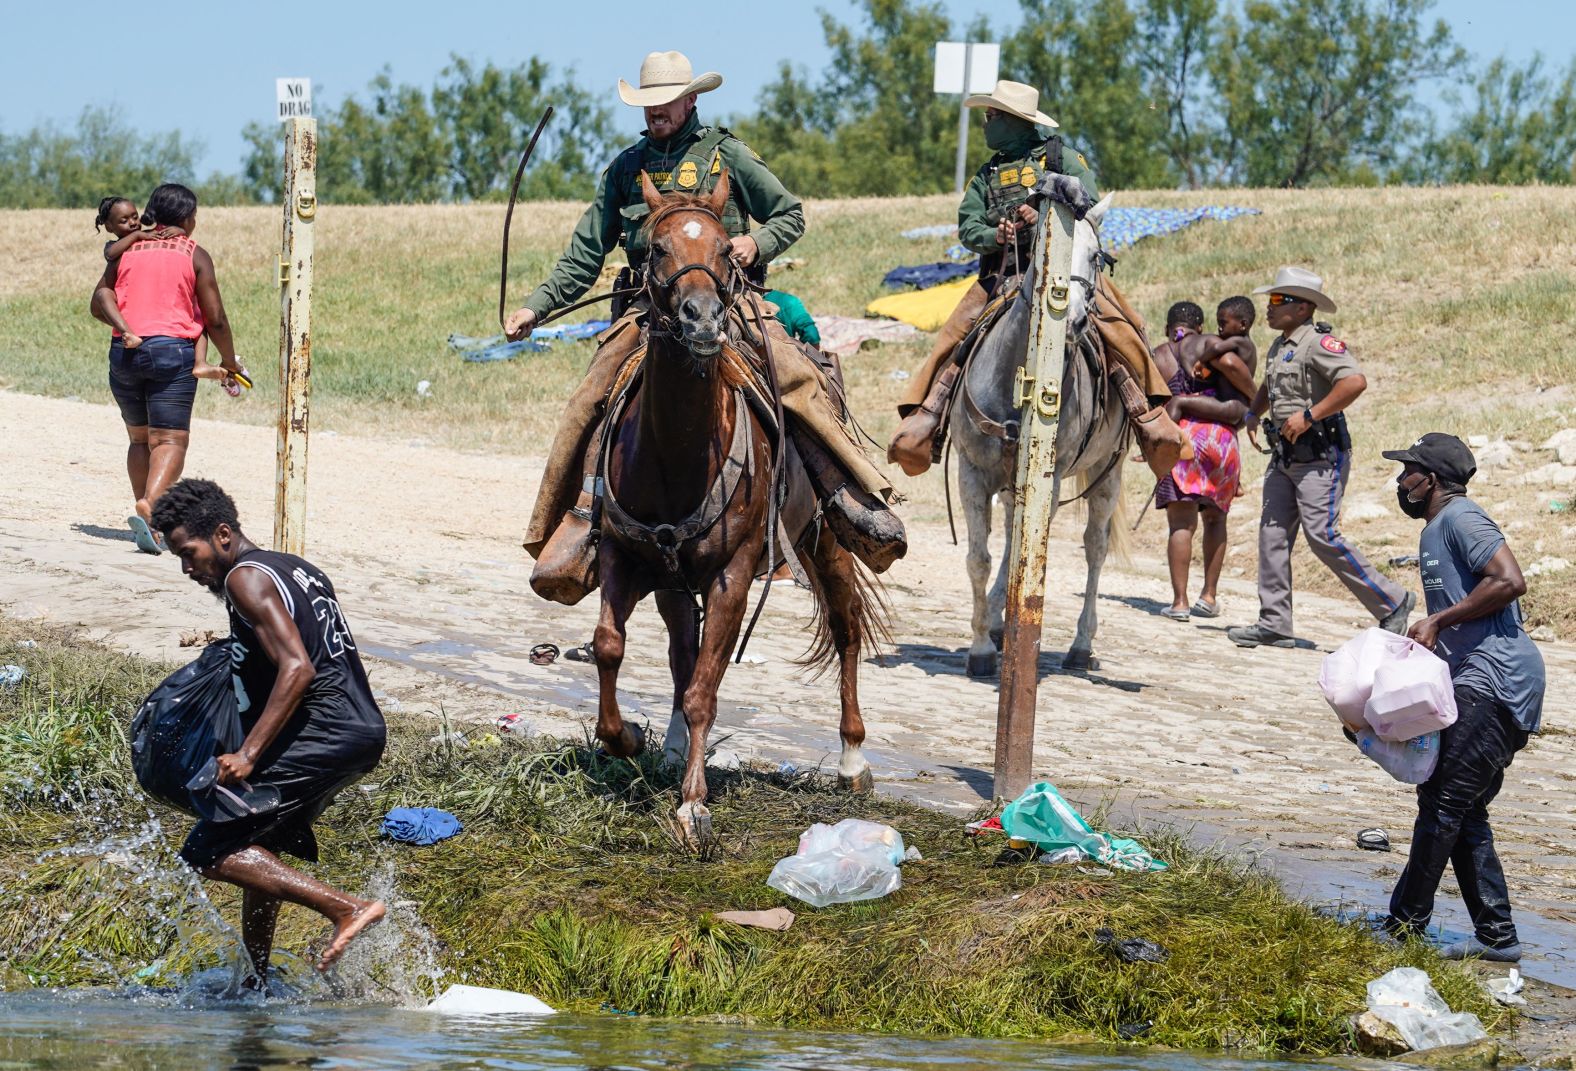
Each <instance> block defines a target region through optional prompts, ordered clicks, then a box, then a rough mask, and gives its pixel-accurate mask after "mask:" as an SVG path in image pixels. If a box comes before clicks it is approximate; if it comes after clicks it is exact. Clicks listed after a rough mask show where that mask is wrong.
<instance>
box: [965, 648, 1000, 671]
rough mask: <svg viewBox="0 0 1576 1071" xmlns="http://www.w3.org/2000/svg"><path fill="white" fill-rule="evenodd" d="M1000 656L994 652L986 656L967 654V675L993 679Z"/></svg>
mask: <svg viewBox="0 0 1576 1071" xmlns="http://www.w3.org/2000/svg"><path fill="white" fill-rule="evenodd" d="M999 658H1000V656H998V655H997V653H996V652H995V651H991V652H989V653H988V654H975V653H973V652H972V651H971V652H969V660H968V666H967V668H968V674H969V676H971V677H994V676H995V675H996V666H997V663H998V661H999Z"/></svg>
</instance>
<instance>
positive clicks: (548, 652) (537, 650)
mask: <svg viewBox="0 0 1576 1071" xmlns="http://www.w3.org/2000/svg"><path fill="white" fill-rule="evenodd" d="M556 661H558V644H556V643H539V644H537V645H536V646H535V647H532V648H531V665H533V666H550V665H552V664H553V663H554V662H556Z"/></svg>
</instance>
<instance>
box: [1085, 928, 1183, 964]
mask: <svg viewBox="0 0 1576 1071" xmlns="http://www.w3.org/2000/svg"><path fill="white" fill-rule="evenodd" d="M1094 943H1095V944H1097V945H1099V946H1100V947H1101V948H1104V949H1109V950H1110V952H1111V953H1112V954H1113V955H1115V956H1116V958H1117V959H1119V960H1121V961H1122V962H1123V963H1164V962H1165V961H1166V960H1168V959H1170V958H1171V953H1170V952H1167V951H1166V949H1165V947H1164V946H1162V945H1157V944H1155V943H1154V942H1153V941H1146V940H1144V939H1143V938H1142V937H1123V938H1121V939H1120V940H1118V939H1117V936H1116V933H1115V931H1113V930H1109V929H1106V928H1105V927H1103V926H1102V927H1101V928H1100V929H1098V930H1096V931H1094Z"/></svg>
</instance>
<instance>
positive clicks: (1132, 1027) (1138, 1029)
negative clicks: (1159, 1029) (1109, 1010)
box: [1116, 1019, 1155, 1041]
mask: <svg viewBox="0 0 1576 1071" xmlns="http://www.w3.org/2000/svg"><path fill="white" fill-rule="evenodd" d="M1154 1028H1155V1021H1154V1020H1153V1019H1145V1020H1144V1021H1143V1022H1139V1023H1123V1024H1122V1025H1121V1026H1119V1027H1117V1028H1116V1036H1117V1037H1119V1038H1121V1039H1122V1040H1123V1041H1132V1040H1133V1039H1134V1038H1139V1037H1143V1036H1144V1035H1145V1034H1147V1033H1149V1032H1150V1031H1151V1030H1153V1029H1154Z"/></svg>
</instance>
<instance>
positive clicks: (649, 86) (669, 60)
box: [618, 52, 722, 108]
mask: <svg viewBox="0 0 1576 1071" xmlns="http://www.w3.org/2000/svg"><path fill="white" fill-rule="evenodd" d="M720 85H722V75H720V74H718V73H717V72H716V71H707V72H706V73H705V74H703V75H701V76H700V77H699V78H696V77H695V71H694V68H692V67H691V66H690V61H689V57H688V56H686V55H685V54H684V53H682V52H652V53H649V54H648V55H647V56H646V58H645V60H644V62H642V63H641V65H640V85H639V86H632V85H630V84H629V83H628V82H626V81H624V80H623V79H622V78H620V79H619V80H618V97H619V99H620V100H622V101H623V102H624V103H625V104H629V105H633V106H634V107H636V108H654V107H656V106H658V105H659V104H671V103H673V102H674V101H676V100H678V99H679V98H681V97H687V96H689V95H690V94H691V93H709V92H711V91H712V90H713V89H716V88H717V87H718V86H720Z"/></svg>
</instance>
